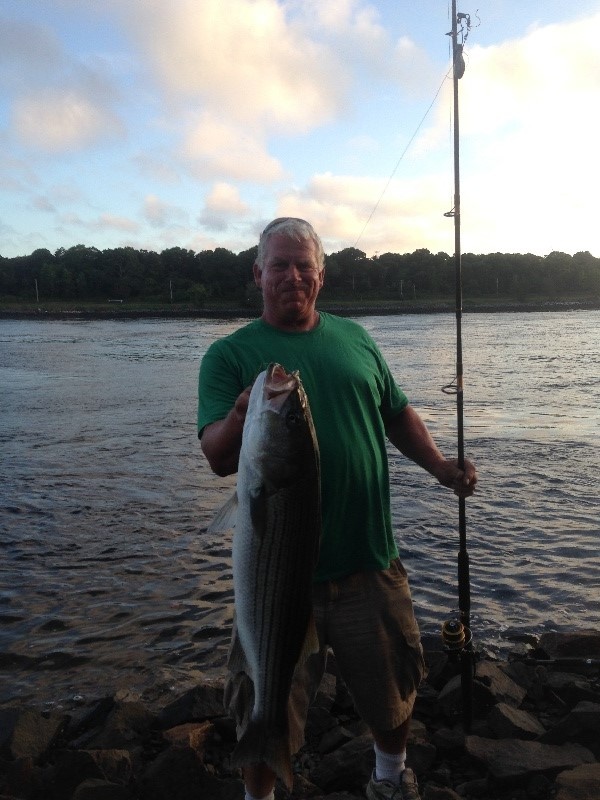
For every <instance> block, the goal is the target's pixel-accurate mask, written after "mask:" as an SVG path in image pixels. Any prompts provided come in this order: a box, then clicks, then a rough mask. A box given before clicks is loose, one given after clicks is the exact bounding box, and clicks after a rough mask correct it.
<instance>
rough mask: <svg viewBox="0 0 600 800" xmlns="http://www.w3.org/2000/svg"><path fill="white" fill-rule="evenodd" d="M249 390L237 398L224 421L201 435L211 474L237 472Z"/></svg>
mask: <svg viewBox="0 0 600 800" xmlns="http://www.w3.org/2000/svg"><path fill="white" fill-rule="evenodd" d="M251 389H252V387H251V386H248V388H247V389H244V391H243V392H241V393H240V394H239V395H238V396H237V398H236V401H235V403H234V406H233V408H232V409H231V411H230V412H229V414H227V416H226V417H225V419H220V420H218V421H217V422H213V423H211V424H210V425H207V426H206V428H204V432H203V433H202V439H201V440H200V444H201V446H202V451H203V452H204V455H205V456H206V458H207V459H208V463H209V464H210V466H211V468H212V470H213V472H216V473H217V475H220V476H221V477H224V476H225V475H232V474H233V473H234V472H237V468H238V460H239V457H240V448H241V446H242V432H243V430H244V421H245V419H246V412H247V411H248V401H249V400H250V391H251Z"/></svg>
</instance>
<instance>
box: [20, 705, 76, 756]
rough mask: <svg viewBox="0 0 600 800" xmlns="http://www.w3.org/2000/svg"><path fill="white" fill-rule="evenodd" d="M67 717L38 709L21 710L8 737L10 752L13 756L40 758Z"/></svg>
mask: <svg viewBox="0 0 600 800" xmlns="http://www.w3.org/2000/svg"><path fill="white" fill-rule="evenodd" d="M66 723H67V718H66V717H65V716H64V715H58V714H50V715H48V716H46V715H43V714H41V713H40V712H39V711H32V710H27V711H23V712H22V713H21V714H19V716H18V717H17V719H16V721H15V724H14V728H13V731H12V736H11V738H10V753H11V755H12V757H13V758H32V759H33V760H34V761H37V760H38V759H40V758H41V757H42V756H43V755H45V754H46V752H47V751H48V750H49V748H50V747H51V746H52V744H53V743H54V742H55V741H56V739H57V737H58V735H59V734H60V732H61V731H62V730H63V729H64V728H65V726H66Z"/></svg>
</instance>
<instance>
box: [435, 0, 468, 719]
mask: <svg viewBox="0 0 600 800" xmlns="http://www.w3.org/2000/svg"><path fill="white" fill-rule="evenodd" d="M470 27H471V19H470V16H469V14H463V13H460V12H459V13H457V11H456V0H452V31H451V32H450V33H449V34H448V36H451V37H452V84H453V97H454V208H453V209H452V211H448V212H447V213H446V214H445V215H444V216H446V217H453V218H454V259H455V277H456V380H455V383H453V384H451V385H450V386H446V387H444V389H443V391H445V392H446V393H452V394H456V417H457V433H458V466H459V467H460V469H462V470H464V468H465V441H464V414H463V411H464V396H463V358H462V257H461V244H460V147H459V144H460V138H459V134H460V131H459V117H458V81H459V80H460V79H461V78H462V76H463V75H464V72H465V61H464V57H463V45H464V42H465V40H466V38H467V36H468V33H469V30H470ZM459 32H460V36H461V42H460V43H459V41H458V38H459ZM458 529H459V550H458V608H459V618H458V620H450V621H448V622H445V623H444V625H443V626H442V637H443V639H444V642H445V644H446V647H447V649H448V651H449V652H450V653H452V654H455V655H457V656H458V658H459V661H460V667H461V669H460V673H461V694H462V714H463V726H464V729H465V731H466V732H469V731H470V729H471V723H472V719H473V674H474V666H475V653H474V650H473V637H472V634H471V584H470V575H469V553H468V550H467V514H466V501H465V498H464V497H459V498H458Z"/></svg>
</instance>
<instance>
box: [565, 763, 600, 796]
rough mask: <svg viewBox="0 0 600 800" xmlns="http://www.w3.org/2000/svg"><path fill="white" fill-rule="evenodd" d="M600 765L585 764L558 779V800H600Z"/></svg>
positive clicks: (568, 771)
mask: <svg viewBox="0 0 600 800" xmlns="http://www.w3.org/2000/svg"><path fill="white" fill-rule="evenodd" d="M599 797H600V764H583V765H582V766H580V767H575V769H570V770H567V771H566V772H561V773H560V775H558V776H557V778H556V800H598V798H599Z"/></svg>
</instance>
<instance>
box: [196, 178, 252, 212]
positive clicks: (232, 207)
mask: <svg viewBox="0 0 600 800" xmlns="http://www.w3.org/2000/svg"><path fill="white" fill-rule="evenodd" d="M206 208H207V209H208V210H209V211H214V212H217V213H221V214H222V213H225V214H238V215H239V214H246V213H248V210H249V209H248V205H247V204H246V203H244V201H243V200H242V199H241V197H240V193H239V191H238V189H237V188H236V187H235V186H232V185H231V184H230V183H223V182H220V183H216V184H215V185H214V186H213V188H212V190H211V191H210V193H209V194H208V195H207V197H206Z"/></svg>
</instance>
